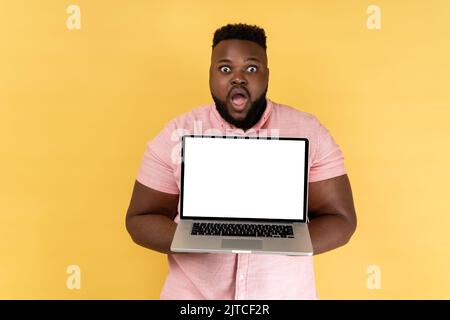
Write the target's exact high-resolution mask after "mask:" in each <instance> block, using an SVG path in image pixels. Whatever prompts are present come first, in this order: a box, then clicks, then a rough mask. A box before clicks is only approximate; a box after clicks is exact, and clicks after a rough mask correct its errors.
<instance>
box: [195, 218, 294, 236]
mask: <svg viewBox="0 0 450 320" xmlns="http://www.w3.org/2000/svg"><path fill="white" fill-rule="evenodd" d="M191 235H199V236H238V237H264V238H294V232H293V230H292V225H278V224H276V225H274V224H252V223H239V224H236V223H204V222H194V223H193V226H192V232H191Z"/></svg>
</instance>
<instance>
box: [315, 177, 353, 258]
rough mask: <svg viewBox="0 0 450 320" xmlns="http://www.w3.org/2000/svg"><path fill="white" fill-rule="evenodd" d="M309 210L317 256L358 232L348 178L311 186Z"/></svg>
mask: <svg viewBox="0 0 450 320" xmlns="http://www.w3.org/2000/svg"><path fill="white" fill-rule="evenodd" d="M308 211H309V219H310V222H309V224H308V227H309V232H310V234H311V241H312V245H313V249H314V254H319V253H323V252H326V251H329V250H332V249H335V248H337V247H340V246H343V245H344V244H346V243H347V242H348V241H349V240H350V238H351V236H352V234H353V233H354V232H355V229H356V213H355V207H354V204H353V196H352V189H351V187H350V182H349V180H348V176H347V175H343V176H339V177H336V178H331V179H327V180H323V181H318V182H312V183H310V184H309V200H308Z"/></svg>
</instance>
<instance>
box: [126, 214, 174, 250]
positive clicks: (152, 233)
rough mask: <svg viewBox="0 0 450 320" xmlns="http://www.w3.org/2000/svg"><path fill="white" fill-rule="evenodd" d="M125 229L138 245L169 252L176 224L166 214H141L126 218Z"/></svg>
mask: <svg viewBox="0 0 450 320" xmlns="http://www.w3.org/2000/svg"><path fill="white" fill-rule="evenodd" d="M126 223H127V230H128V232H129V233H130V235H131V237H132V238H133V241H134V242H136V243H137V244H139V245H140V246H143V247H146V248H148V249H151V250H155V251H158V252H161V253H170V245H171V243H172V239H173V236H174V234H175V229H176V227H177V224H176V223H175V222H174V221H173V220H171V219H170V218H168V217H167V216H164V215H160V214H143V215H136V216H132V217H129V218H128V219H127V222H126Z"/></svg>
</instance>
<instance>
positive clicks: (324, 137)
mask: <svg viewBox="0 0 450 320" xmlns="http://www.w3.org/2000/svg"><path fill="white" fill-rule="evenodd" d="M316 141H317V146H316V152H315V154H314V157H313V159H312V161H311V167H310V171H309V182H317V181H321V180H326V179H330V178H334V177H338V176H341V175H344V174H346V173H347V170H346V168H345V165H344V156H343V154H342V151H341V149H340V148H339V146H338V145H337V143H336V142H335V141H334V139H333V137H332V136H331V134H330V132H329V131H328V129H327V128H325V127H324V126H323V125H322V124H321V123H320V122H318V130H317V140H316Z"/></svg>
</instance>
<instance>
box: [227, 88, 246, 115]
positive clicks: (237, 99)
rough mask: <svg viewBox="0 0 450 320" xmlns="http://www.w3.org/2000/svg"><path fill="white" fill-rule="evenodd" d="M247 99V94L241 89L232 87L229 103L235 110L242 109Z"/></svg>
mask: <svg viewBox="0 0 450 320" xmlns="http://www.w3.org/2000/svg"><path fill="white" fill-rule="evenodd" d="M248 100H249V98H248V94H247V92H245V90H243V89H233V90H232V92H231V94H230V101H231V104H232V106H233V108H234V109H235V110H236V111H242V110H244V109H245V107H246V105H247V102H248Z"/></svg>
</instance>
